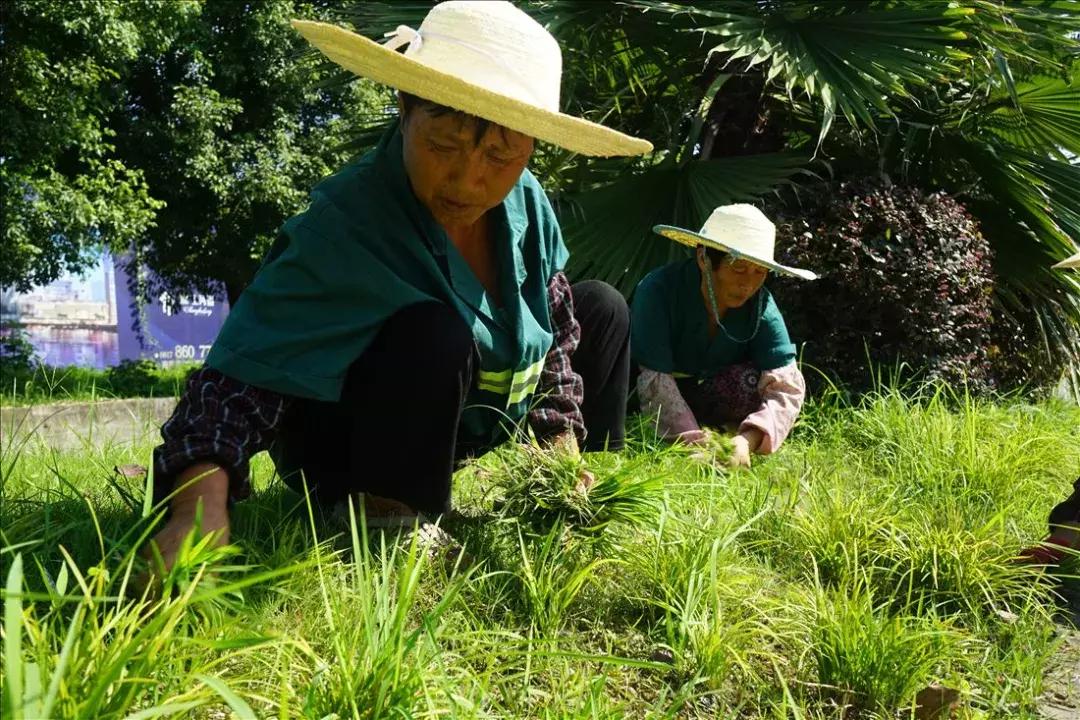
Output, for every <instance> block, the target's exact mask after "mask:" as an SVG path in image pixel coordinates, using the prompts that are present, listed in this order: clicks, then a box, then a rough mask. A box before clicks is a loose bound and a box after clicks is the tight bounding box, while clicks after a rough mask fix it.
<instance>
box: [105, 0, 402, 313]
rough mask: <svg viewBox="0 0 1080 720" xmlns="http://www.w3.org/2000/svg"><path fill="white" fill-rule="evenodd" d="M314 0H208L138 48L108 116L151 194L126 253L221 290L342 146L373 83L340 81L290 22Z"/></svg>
mask: <svg viewBox="0 0 1080 720" xmlns="http://www.w3.org/2000/svg"><path fill="white" fill-rule="evenodd" d="M323 5H325V3H302V2H294V0H263V1H261V2H257V3H254V2H253V3H247V2H236V1H235V0H208V1H207V2H205V4H204V5H203V7H202V12H201V13H200V15H199V16H198V18H197V19H196V20H195V21H193V22H191V23H188V25H187V26H186V27H185V28H184V32H183V33H182V34H181V35H180V37H179V39H178V42H176V43H174V44H173V45H172V46H171V47H170V49H169V50H168V52H166V53H163V54H160V55H157V56H144V57H142V58H140V59H139V60H138V61H137V62H136V63H135V64H134V67H133V68H132V71H131V76H130V79H129V80H128V82H127V83H126V84H125V85H124V88H123V90H124V93H125V96H124V102H123V111H122V112H121V113H119V114H118V116H117V117H116V119H115V125H114V126H115V128H116V131H117V134H118V136H119V137H121V138H123V139H124V143H123V144H124V153H123V156H124V158H125V160H126V161H127V162H129V163H130V164H131V165H132V166H134V167H139V168H141V169H142V170H143V172H144V174H145V177H146V180H147V183H148V185H149V187H150V188H151V191H152V194H153V196H154V198H156V199H159V200H161V201H164V203H165V206H164V207H163V208H161V209H160V210H158V212H157V214H156V222H155V225H154V227H153V228H151V229H150V230H149V231H148V232H147V233H146V235H145V238H144V240H143V242H141V243H140V244H139V245H138V246H137V256H138V258H139V259H140V260H142V261H143V262H145V263H146V264H147V265H148V266H149V267H151V268H152V269H153V270H155V272H156V273H157V274H159V275H160V276H161V277H162V278H163V280H164V282H165V284H166V286H167V287H168V288H169V289H172V290H175V291H178V290H183V289H188V288H191V289H207V287H208V286H209V284H210V283H211V282H214V283H221V284H223V285H224V286H225V288H226V289H227V291H228V295H229V298H230V300H235V298H236V297H237V296H238V295H239V293H240V291H241V290H242V289H243V288H244V287H245V286H246V284H247V283H248V282H249V281H250V279H251V277H252V276H253V275H254V273H255V271H256V270H257V268H258V264H259V262H260V260H261V258H262V256H263V254H264V252H265V251H266V249H267V248H268V247H269V245H270V243H271V242H272V240H273V237H274V234H275V232H276V231H277V228H278V227H279V226H280V225H281V223H282V222H283V221H284V220H285V219H286V218H288V217H289V216H290V215H292V214H294V213H295V212H297V211H299V210H301V209H303V207H304V206H305V205H306V204H307V197H308V193H309V191H310V189H311V187H312V186H314V185H315V184H316V183H317V182H318V181H319V180H321V179H322V178H323V177H325V176H326V175H329V174H330V173H332V172H333V171H335V170H336V169H337V168H338V167H339V166H340V165H341V164H343V163H344V162H345V161H346V160H347V159H348V157H349V155H350V152H351V151H350V150H349V148H348V147H346V141H347V139H348V136H349V132H350V131H351V129H352V128H354V126H355V124H356V123H362V122H363V118H364V116H365V114H367V113H369V112H371V108H373V107H375V108H378V107H381V105H382V104H383V103H384V100H383V99H381V96H380V95H379V91H378V90H376V89H375V88H374V87H373V86H372V85H370V84H365V83H351V84H350V83H344V82H341V81H340V79H339V78H340V76H341V74H342V73H341V72H340V71H338V70H337V69H335V68H331V67H328V66H326V65H325V64H322V63H319V62H317V61H316V60H315V59H314V58H312V57H310V56H309V55H307V54H306V53H305V52H304V51H305V50H306V48H307V43H306V42H305V41H304V39H303V38H302V37H301V36H300V35H299V33H297V32H296V31H295V30H294V29H293V28H292V27H291V26H290V25H289V20H290V19H292V18H294V17H298V16H300V17H320V16H322V15H323V14H324V13H325V8H324V7H323Z"/></svg>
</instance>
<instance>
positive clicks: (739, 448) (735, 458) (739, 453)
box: [728, 435, 752, 467]
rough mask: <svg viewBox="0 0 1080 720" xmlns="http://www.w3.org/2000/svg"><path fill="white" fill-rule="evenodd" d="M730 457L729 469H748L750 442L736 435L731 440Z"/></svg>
mask: <svg viewBox="0 0 1080 720" xmlns="http://www.w3.org/2000/svg"><path fill="white" fill-rule="evenodd" d="M731 445H732V448H731V457H730V458H728V465H730V466H731V467H750V455H751V454H752V452H751V450H750V441H749V440H747V439H746V437H744V436H743V435H736V436H735V437H733V438H732V439H731Z"/></svg>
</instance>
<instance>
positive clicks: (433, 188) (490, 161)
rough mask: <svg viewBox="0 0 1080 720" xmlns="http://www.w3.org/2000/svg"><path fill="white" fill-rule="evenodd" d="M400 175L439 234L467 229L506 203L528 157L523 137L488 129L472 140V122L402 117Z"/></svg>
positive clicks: (422, 112) (423, 114) (422, 114)
mask: <svg viewBox="0 0 1080 720" xmlns="http://www.w3.org/2000/svg"><path fill="white" fill-rule="evenodd" d="M401 131H402V136H403V139H404V148H405V151H404V154H405V171H406V172H407V173H408V176H409V181H410V183H411V184H412V189H413V192H414V193H416V196H417V197H418V198H419V199H420V202H422V203H423V204H424V206H425V207H427V209H428V210H429V211H430V212H431V214H432V216H434V218H435V220H436V221H437V222H438V223H439V224H440V225H442V226H443V228H444V229H447V230H451V229H454V228H466V227H470V226H472V225H473V224H474V223H476V222H477V221H478V220H479V219H480V218H481V217H483V215H484V213H486V212H487V211H488V210H490V209H491V208H493V207H495V206H496V205H498V204H499V203H501V202H502V201H503V199H504V198H506V196H507V194H509V192H510V189H511V188H513V187H514V183H516V182H517V181H518V178H520V177H521V173H522V171H523V170H524V169H525V166H526V165H527V164H528V162H529V157H530V156H531V155H532V151H533V139H532V138H531V137H528V136H527V135H522V134H521V133H518V132H514V131H513V130H507V129H506V128H503V127H500V126H498V125H495V124H490V125H488V127H487V130H486V131H485V132H484V134H483V136H482V137H481V138H480V139H479V141H477V139H476V120H475V119H473V118H469V117H462V116H461V115H460V114H453V113H446V114H443V115H437V116H433V115H431V114H429V113H428V112H427V111H426V109H425V108H423V107H415V108H412V109H411V110H409V111H408V112H407V113H404V117H403V120H402V125H401Z"/></svg>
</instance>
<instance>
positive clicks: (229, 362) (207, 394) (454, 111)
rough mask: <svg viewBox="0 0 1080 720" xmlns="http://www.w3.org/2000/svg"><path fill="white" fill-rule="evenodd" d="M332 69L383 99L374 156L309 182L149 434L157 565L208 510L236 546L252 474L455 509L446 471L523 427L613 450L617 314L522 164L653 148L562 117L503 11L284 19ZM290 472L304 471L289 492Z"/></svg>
mask: <svg viewBox="0 0 1080 720" xmlns="http://www.w3.org/2000/svg"><path fill="white" fill-rule="evenodd" d="M293 25H294V27H295V28H296V29H297V30H298V31H299V32H300V33H301V34H303V35H304V37H306V38H307V39H308V40H309V41H310V42H311V43H312V44H313V45H314V46H315V47H317V48H318V49H319V50H320V51H322V53H324V54H325V55H326V56H327V57H328V58H330V59H331V60H332V61H334V62H336V63H338V64H340V65H341V66H343V67H345V68H347V69H348V70H350V71H353V72H355V73H356V74H358V75H362V76H365V77H368V78H371V79H373V80H375V81H377V82H381V83H384V84H387V85H389V86H391V87H394V88H396V89H397V90H398V92H399V95H398V97H399V110H400V118H399V120H398V121H397V122H395V123H394V125H393V127H392V129H391V130H390V131H389V132H387V134H386V135H385V136H384V137H383V138H382V139H381V141H380V142H379V144H378V146H377V147H376V148H375V149H374V150H373V151H371V152H369V153H368V154H366V155H364V156H363V157H362V158H360V159H359V160H358V161H355V162H353V163H351V164H349V165H347V166H345V167H344V168H342V169H341V170H340V171H339V172H337V173H336V174H334V175H333V176H331V177H329V178H327V179H326V180H324V181H323V182H321V183H320V184H319V185H318V186H316V187H315V189H314V190H313V192H312V194H311V203H310V205H309V207H308V208H307V209H306V210H305V211H304V212H302V213H301V214H299V215H297V216H295V217H293V218H292V219H290V220H289V221H288V222H286V223H285V224H284V225H283V226H282V228H281V231H280V233H279V237H278V239H277V241H276V243H275V244H274V246H273V247H272V249H271V250H270V252H269V254H268V256H267V257H266V259H265V261H264V263H263V266H262V268H261V269H260V271H259V272H258V274H257V276H256V277H255V279H254V281H253V282H252V284H251V285H250V287H248V288H247V290H246V291H245V292H244V293H243V295H242V296H241V298H240V299H239V301H238V302H237V304H236V307H235V308H233V311H232V313H231V315H230V316H229V318H228V321H227V322H226V324H225V326H224V327H223V329H222V331H221V334H220V335H219V337H218V339H217V341H216V343H215V344H214V347H213V350H212V351H211V353H210V355H209V358H208V360H207V363H206V366H205V367H204V368H203V369H201V370H200V371H198V372H196V373H195V374H194V376H193V377H192V378H191V379H190V381H189V383H188V386H187V391H186V394H185V395H184V396H183V398H182V399H181V401H180V403H179V405H178V407H177V408H176V411H175V412H174V414H173V415H172V417H171V418H170V419H169V420H168V422H167V423H166V424H165V425H164V427H163V428H162V437H163V443H162V444H161V445H160V446H159V447H158V448H157V449H156V452H155V456H154V466H155V476H154V483H155V488H154V489H155V499H157V500H164V499H165V498H166V497H167V496H169V495H170V494H171V495H172V499H171V517H170V520H169V522H168V524H167V525H166V527H165V528H164V529H163V530H162V531H161V532H160V533H159V534H158V535H157V536H156V538H155V545H156V547H157V548H158V549H159V550H160V552H161V553H162V555H163V557H164V560H165V564H166V566H167V565H168V564H169V563H170V562H171V559H172V557H173V556H174V555H175V552H176V548H177V547H178V544H179V542H180V540H181V539H182V538H183V537H184V536H185V535H186V534H187V533H188V531H189V530H190V529H191V528H192V527H193V525H194V522H195V517H196V516H195V509H196V506H198V505H201V506H202V526H203V530H204V531H215V532H217V537H218V539H219V541H221V542H224V541H225V540H226V539H227V536H228V527H229V526H228V506H229V500H230V499H236V498H239V497H243V496H244V495H245V494H246V493H248V491H249V489H248V460H249V458H250V457H251V456H252V455H253V454H254V453H257V452H259V451H261V450H270V452H271V455H272V457H273V458H274V460H275V463H276V465H277V467H278V470H279V472H280V473H281V474H282V475H283V476H284V477H285V478H286V481H287V482H289V483H290V484H291V485H292V486H293V487H296V488H303V487H304V486H305V484H306V486H307V487H308V488H309V489H310V490H311V491H312V492H313V495H314V496H315V497H316V499H318V500H320V501H322V502H331V503H333V502H335V501H338V500H341V499H343V498H345V497H347V496H348V495H349V494H352V493H357V492H362V493H364V494H366V496H367V497H366V501H365V502H366V506H367V508H368V511H369V513H376V514H382V515H391V516H395V517H404V518H413V517H415V516H416V514H418V513H424V514H438V513H443V512H444V511H447V510H448V509H449V506H450V486H451V476H452V473H453V470H454V467H455V462H456V460H458V459H460V458H462V457H463V456H467V455H470V454H477V453H482V452H484V451H485V450H487V449H488V448H491V447H492V446H494V445H496V444H498V443H500V442H501V441H503V440H505V439H506V438H507V437H508V434H509V430H508V427H509V426H510V425H518V424H526V423H527V425H528V426H529V427H530V428H531V430H532V431H533V433H534V434H535V436H536V438H537V440H538V441H540V442H541V443H546V444H548V445H550V446H551V447H553V448H557V449H559V450H563V451H565V452H571V453H576V452H577V451H578V448H579V446H580V447H582V448H583V449H594V448H603V447H608V448H613V449H614V448H618V447H619V446H620V444H621V443H622V438H623V427H622V426H623V420H624V414H625V397H626V390H627V387H626V386H627V383H628V375H629V350H628V342H629V311H628V309H627V307H626V304H625V301H623V300H622V298H621V296H620V295H619V294H618V293H617V292H615V291H614V290H613V289H612V288H611V287H609V286H607V285H604V284H602V283H598V282H583V283H579V284H576V285H573V286H571V285H570V284H569V283H568V281H567V278H566V276H565V275H564V274H563V266H564V264H565V263H566V260H567V251H566V248H565V247H564V245H563V240H562V237H561V235H560V231H559V224H558V221H557V220H556V218H555V215H554V213H553V212H552V208H551V206H550V204H549V203H548V200H547V198H546V197H545V195H544V191H543V190H542V188H541V187H540V184H539V183H538V182H537V180H536V178H535V177H533V175H532V174H531V173H530V172H529V171H528V170H527V169H526V165H527V164H528V162H529V157H530V155H531V154H532V151H533V143H534V141H535V140H540V141H545V142H549V143H552V144H555V145H558V146H560V147H563V148H566V149H568V150H572V151H574V152H578V153H582V154H587V155H597V156H617V155H635V154H641V153H644V152H648V151H649V150H650V149H651V147H652V146H651V145H650V144H649V143H648V142H646V141H644V140H639V139H636V138H632V137H628V136H626V135H623V134H621V133H618V132H615V131H613V130H610V129H608V128H605V127H602V126H599V125H596V124H593V123H591V122H587V121H585V120H582V119H579V118H575V117H571V116H568V115H564V114H561V113H560V112H559V86H560V79H561V66H562V60H561V53H560V50H559V47H558V44H557V43H556V41H555V40H554V38H552V37H551V35H549V34H548V33H547V32H546V31H545V30H544V29H543V28H542V27H541V26H540V25H539V24H537V23H536V22H535V21H533V20H532V19H531V18H529V17H528V15H526V14H525V13H523V12H521V11H520V10H518V9H517V8H515V7H514V6H513V5H511V4H510V3H507V2H464V1H459V2H445V3H443V4H440V5H437V6H435V7H434V8H433V9H432V10H431V11H430V12H429V14H428V15H427V17H426V18H425V19H424V21H423V23H422V24H421V26H420V28H419V29H418V30H413V29H411V28H408V27H404V26H402V27H399V28H398V29H397V30H396V31H395V32H393V33H390V34H389V35H390V38H389V40H387V41H386V42H385V43H384V44H380V43H376V42H373V41H370V40H368V39H366V38H363V37H361V36H359V35H356V34H353V33H351V32H349V31H347V30H345V29H342V28H339V27H335V26H332V25H326V24H322V23H316V22H302V21H294V23H293ZM301 474H302V479H301Z"/></svg>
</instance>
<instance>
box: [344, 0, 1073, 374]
mask: <svg viewBox="0 0 1080 720" xmlns="http://www.w3.org/2000/svg"><path fill="white" fill-rule="evenodd" d="M430 6H431V3H371V2H364V3H358V4H356V5H355V6H353V7H351V8H349V9H348V10H346V11H345V13H344V16H345V19H346V20H347V21H351V22H352V23H353V24H354V25H355V26H356V27H357V28H358V29H359V30H360V31H361V32H363V33H365V34H367V35H369V36H371V37H377V36H380V35H381V34H382V33H383V32H385V31H387V30H389V29H392V28H393V27H396V26H397V25H398V24H409V25H412V26H414V27H415V26H417V25H418V24H419V22H420V21H421V19H422V18H423V16H424V14H425V13H426V12H427V10H428V8H430ZM523 7H524V8H525V9H526V10H527V11H529V12H530V13H531V14H533V16H534V17H536V18H537V19H538V20H539V21H540V22H541V23H543V24H544V25H545V26H546V27H548V29H549V30H550V31H551V32H552V33H553V34H554V35H555V36H556V37H557V38H558V39H559V41H560V44H561V45H562V47H563V49H564V74H565V78H564V84H563V95H564V98H563V101H564V105H565V106H566V107H567V108H568V110H569V111H570V112H573V113H576V114H580V115H583V116H586V117H589V118H592V119H595V120H598V121H602V122H604V123H606V124H608V125H611V126H614V127H617V128H619V129H620V130H623V131H624V132H628V133H631V134H635V135H640V136H643V137H646V138H648V139H650V140H651V141H652V142H653V143H654V145H655V146H656V150H655V152H654V153H653V154H651V155H650V156H648V157H644V158H637V159H613V160H595V159H588V158H582V157H577V156H573V155H570V154H569V153H566V152H563V151H560V150H558V149H554V148H543V149H542V150H541V152H540V154H539V156H538V157H537V160H536V164H537V165H538V167H539V170H540V172H539V173H538V174H539V176H540V177H542V178H544V181H545V183H547V185H548V190H549V191H550V192H551V193H552V195H553V197H554V198H555V199H556V201H557V205H558V207H559V210H560V214H561V216H562V220H563V229H564V232H565V234H566V237H567V242H568V244H569V245H570V247H571V250H572V263H573V264H572V266H571V270H572V271H573V272H575V273H578V274H582V275H588V276H590V277H598V278H601V279H604V280H607V281H609V282H612V283H613V284H615V285H616V286H617V287H618V288H620V289H621V290H622V291H623V292H624V293H627V294H629V293H630V292H631V291H632V289H633V287H634V286H635V284H636V282H637V280H638V279H639V278H640V277H641V276H642V275H643V274H644V273H645V272H647V271H648V270H649V269H651V268H652V267H655V266H657V265H659V264H661V263H663V262H666V261H669V260H671V259H674V258H675V257H678V256H679V255H680V253H681V252H682V250H680V249H679V248H678V247H677V246H675V245H674V244H673V243H663V242H659V241H657V240H655V239H654V238H653V237H651V234H650V233H648V232H646V231H645V229H646V228H649V227H651V226H652V225H653V224H656V223H658V222H666V223H673V224H678V225H685V226H696V225H698V224H700V223H701V222H702V221H703V219H704V218H705V216H706V214H707V213H708V211H709V210H710V209H711V208H713V207H715V206H716V205H719V204H722V203H727V202H733V201H740V200H755V199H758V198H760V197H761V196H763V195H764V194H766V193H769V192H771V191H775V190H776V189H778V188H780V187H782V186H784V185H790V184H793V183H805V182H817V181H819V179H820V178H819V176H820V175H824V174H829V175H832V176H833V177H844V176H846V175H849V174H855V173H866V172H867V171H868V170H869V171H871V172H874V173H877V174H880V175H881V176H882V177H883V178H886V179H888V180H892V181H897V182H905V183H910V184H915V185H918V186H920V187H923V188H926V189H933V190H937V189H941V190H945V191H946V192H948V193H950V194H953V195H954V196H956V197H957V198H958V199H960V200H962V201H963V202H964V203H965V204H966V206H967V207H968V208H969V210H970V211H971V212H972V213H973V214H974V215H975V216H976V217H977V219H979V220H980V223H981V226H982V229H983V232H984V234H985V236H986V237H987V239H988V240H989V241H990V242H991V244H992V246H993V248H994V250H995V254H996V271H997V274H998V276H999V282H998V301H999V303H1000V305H1001V307H1002V308H1003V309H1005V310H1006V311H1011V312H1015V313H1029V314H1030V313H1032V312H1034V317H1035V319H1036V321H1037V322H1038V324H1039V327H1040V328H1041V329H1042V331H1043V335H1044V338H1045V340H1046V341H1047V344H1048V346H1049V347H1050V348H1051V349H1052V350H1053V351H1054V352H1055V353H1056V354H1057V356H1058V357H1063V358H1067V359H1068V360H1069V362H1070V364H1071V365H1072V367H1073V368H1074V369H1075V368H1080V342H1078V340H1077V338H1078V337H1080V280H1078V279H1077V277H1076V274H1064V273H1054V272H1052V271H1050V270H1049V266H1050V265H1051V264H1052V261H1053V260H1054V259H1059V258H1062V257H1065V256H1067V255H1069V254H1071V253H1073V252H1075V248H1076V246H1077V245H1080V163H1078V160H1077V156H1078V155H1080V70H1078V65H1077V63H1076V62H1075V61H1076V59H1077V55H1078V54H1080V50H1078V43H1077V37H1080V7H1078V5H1077V3H1074V2H1068V1H1063V0H1041V1H1040V0H1031V1H1028V2H1005V1H1004V0H956V1H955V2H936V1H935V2H926V1H925V0H872V1H870V2H866V1H864V0H851V1H850V2H832V1H825V0H724V1H723V2H710V3H705V2H701V3H677V2H659V1H653V0H626V1H625V2H619V3H601V2H591V1H589V0H542V1H536V2H530V3H528V4H526V5H523Z"/></svg>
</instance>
